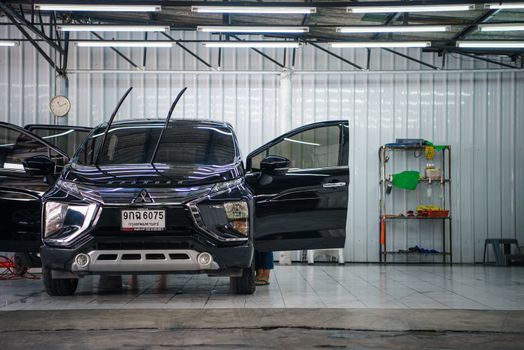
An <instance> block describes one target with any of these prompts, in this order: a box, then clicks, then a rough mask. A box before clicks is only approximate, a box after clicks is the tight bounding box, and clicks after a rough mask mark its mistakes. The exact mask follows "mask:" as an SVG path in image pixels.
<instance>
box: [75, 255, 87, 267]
mask: <svg viewBox="0 0 524 350" xmlns="http://www.w3.org/2000/svg"><path fill="white" fill-rule="evenodd" d="M75 263H76V264H77V265H78V267H87V265H89V255H87V254H83V253H80V254H78V255H77V256H76V257H75Z"/></svg>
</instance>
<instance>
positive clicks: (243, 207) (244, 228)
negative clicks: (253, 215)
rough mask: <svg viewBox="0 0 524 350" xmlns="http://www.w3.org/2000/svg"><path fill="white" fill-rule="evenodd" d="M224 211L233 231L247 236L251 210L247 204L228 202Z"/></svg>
mask: <svg viewBox="0 0 524 350" xmlns="http://www.w3.org/2000/svg"><path fill="white" fill-rule="evenodd" d="M224 211H225V212H226V217H227V220H228V221H229V224H230V225H231V227H232V228H233V230H235V231H236V232H238V233H241V234H243V235H246V236H247V235H248V233H249V209H248V205H247V202H244V201H238V202H226V203H224Z"/></svg>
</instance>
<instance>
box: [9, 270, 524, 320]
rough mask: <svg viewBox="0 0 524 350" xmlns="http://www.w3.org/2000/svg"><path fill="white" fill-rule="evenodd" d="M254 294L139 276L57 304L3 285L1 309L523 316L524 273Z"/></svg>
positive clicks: (294, 279)
mask: <svg viewBox="0 0 524 350" xmlns="http://www.w3.org/2000/svg"><path fill="white" fill-rule="evenodd" d="M270 281H271V285H270V286H266V287H259V288H258V289H257V291H256V293H255V294H254V295H250V296H237V295H232V294H230V293H229V290H228V279H227V278H211V277H207V276H205V275H193V276H191V275H183V276H179V275H171V276H168V277H167V280H166V281H165V285H163V283H162V280H161V278H160V276H140V277H139V278H138V286H137V288H135V289H133V288H132V286H131V285H130V281H129V279H128V276H124V278H123V287H122V288H120V289H112V290H107V291H103V290H101V288H99V287H100V286H99V278H98V277H88V278H84V279H82V280H81V281H80V284H79V290H78V292H77V294H76V295H75V296H73V297H65V298H51V297H49V296H47V294H46V293H45V292H44V290H43V285H42V281H41V280H14V281H5V280H4V281H0V310H22V309H26V310H27V309H30V310H46V309H52V310H56V309H93V308H102V309H114V308H117V309H132V308H171V309H176V308H414V309H428V308H430V309H499V310H524V268H523V267H509V268H504V267H483V266H469V265H466V266H454V267H443V266H433V265H424V266H406V265H388V266H381V265H373V264H368V265H364V264H362V265H361V264H348V265H345V266H337V265H316V266H306V265H292V266H276V268H275V270H274V273H273V274H272V276H271V280H270Z"/></svg>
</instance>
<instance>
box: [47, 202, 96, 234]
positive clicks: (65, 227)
mask: <svg viewBox="0 0 524 350" xmlns="http://www.w3.org/2000/svg"><path fill="white" fill-rule="evenodd" d="M97 209H98V207H97V205H96V204H88V205H72V204H66V203H60V202H53V201H49V202H46V203H45V206H44V230H43V231H44V232H43V236H44V238H48V239H49V240H50V241H53V242H54V243H57V244H65V243H68V242H70V241H71V240H73V239H74V238H75V237H78V235H80V234H81V233H82V232H84V231H86V230H87V229H88V228H89V227H90V225H91V223H92V221H93V219H94V218H95V214H96V213H97V211H98V210H97Z"/></svg>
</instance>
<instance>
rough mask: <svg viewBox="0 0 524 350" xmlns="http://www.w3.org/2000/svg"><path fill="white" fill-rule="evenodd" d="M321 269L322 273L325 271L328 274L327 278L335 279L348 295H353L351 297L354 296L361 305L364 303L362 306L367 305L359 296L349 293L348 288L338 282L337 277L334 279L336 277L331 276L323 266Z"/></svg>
mask: <svg viewBox="0 0 524 350" xmlns="http://www.w3.org/2000/svg"><path fill="white" fill-rule="evenodd" d="M321 269H322V270H323V271H324V273H325V274H326V275H327V276H329V278H331V279H332V280H334V281H335V282H336V283H337V284H338V285H339V286H341V287H342V288H343V289H344V290H345V291H346V292H348V293H349V294H350V295H352V296H353V297H354V298H355V299H356V300H357V301H358V302H360V303H362V305H364V306H366V307H367V305H366V304H365V303H364V302H363V301H362V300H360V298H359V297H357V296H356V295H355V294H353V293H351V291H350V290H349V289H348V288H346V286H344V285H343V284H342V283H340V281H339V280H338V279H336V278H334V277H333V276H331V274H330V273H329V272H327V271H326V270H325V269H324V268H323V267H322V268H321Z"/></svg>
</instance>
